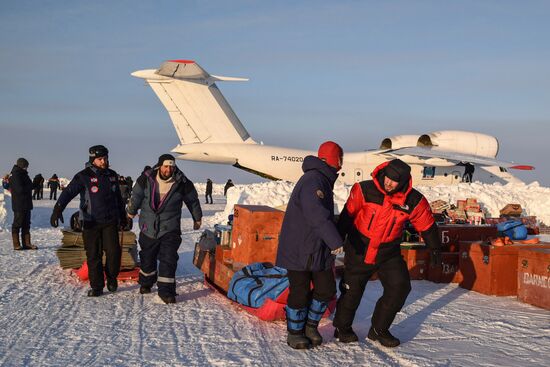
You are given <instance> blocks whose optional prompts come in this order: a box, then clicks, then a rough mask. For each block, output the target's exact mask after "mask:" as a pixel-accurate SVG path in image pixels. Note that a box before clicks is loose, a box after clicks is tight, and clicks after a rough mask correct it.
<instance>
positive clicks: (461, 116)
mask: <svg viewBox="0 0 550 367" xmlns="http://www.w3.org/2000/svg"><path fill="white" fill-rule="evenodd" d="M549 19H550V2H548V1H327V2H324V1H304V2H300V1H113V0H111V1H22V0H18V1H2V2H0V173H2V174H3V173H7V172H9V171H10V170H11V167H12V166H13V164H14V162H15V160H16V159H17V158H18V157H20V156H23V157H26V158H27V159H28V160H29V161H30V164H31V165H30V168H29V172H30V174H31V177H32V176H34V175H35V174H36V173H39V172H40V173H42V174H43V175H44V176H46V177H50V176H51V175H52V174H53V173H54V172H55V173H57V174H58V175H59V176H63V177H69V178H70V177H72V176H73V175H74V174H75V173H76V172H77V171H78V170H80V169H82V168H83V164H84V162H85V161H86V159H87V150H88V147H90V146H91V145H95V144H104V145H106V146H107V147H108V148H109V149H110V151H111V154H110V160H111V165H112V167H113V169H115V170H116V171H118V172H119V173H120V174H124V175H126V176H128V175H130V176H132V177H133V178H134V179H135V178H136V176H137V175H138V174H139V173H140V172H141V170H142V168H143V166H144V165H146V164H152V163H154V162H156V159H157V157H158V156H159V155H160V154H162V153H166V152H169V151H170V150H171V149H172V148H173V147H174V146H176V145H177V143H178V140H177V138H176V134H175V131H174V128H173V126H172V123H171V121H170V119H169V118H168V115H167V113H166V111H165V109H164V108H163V106H162V105H161V103H160V102H159V101H158V99H157V97H156V96H155V94H154V93H153V91H152V90H150V88H149V87H147V86H145V85H144V83H143V81H142V80H139V79H136V78H133V77H131V76H130V73H131V72H133V71H135V70H140V69H153V68H157V67H158V66H160V64H161V63H162V62H163V61H165V60H169V59H192V60H195V61H197V62H198V63H199V64H200V65H201V66H202V67H204V68H205V69H206V70H207V71H208V72H210V73H212V74H216V75H227V76H240V77H248V78H250V81H249V82H246V83H219V84H218V86H219V87H220V89H221V91H222V92H223V93H224V95H225V97H226V99H227V100H228V101H229V103H230V104H231V105H232V107H233V109H234V110H235V112H236V113H237V115H238V116H239V118H240V120H241V121H242V122H243V124H244V126H245V127H246V128H247V130H248V132H249V133H250V134H251V135H252V137H253V138H254V139H255V140H256V141H263V142H264V143H265V144H270V145H280V146H287V147H293V148H304V149H312V150H313V149H316V148H317V146H318V145H319V144H320V143H321V142H323V141H324V140H328V139H330V140H334V141H336V142H338V143H340V144H341V145H342V146H343V148H344V150H345V151H348V152H351V151H361V150H365V149H373V148H377V147H378V146H379V144H380V141H381V140H382V139H383V138H384V137H388V136H391V135H399V134H424V133H428V132H430V131H435V130H457V129H458V130H472V131H478V132H481V133H485V134H490V135H494V136H496V137H497V139H498V140H499V142H500V152H499V155H498V158H499V159H501V160H508V161H514V162H517V163H521V164H532V165H534V166H535V167H536V170H535V171H532V172H518V171H513V173H514V174H516V175H517V176H518V177H520V178H521V179H523V180H525V181H526V182H532V181H535V180H537V181H539V182H540V183H541V184H542V185H544V186H550V170H549V168H550V164H549V163H548V160H549V158H550V157H549V153H550V149H549V148H548V146H549V145H550V41H549V39H550V22H549ZM178 166H179V167H180V168H182V169H183V170H184V172H186V174H187V175H188V176H189V177H190V178H191V179H192V180H193V181H196V182H204V181H205V180H206V178H207V177H211V178H212V179H213V180H214V181H215V182H218V183H223V182H225V180H227V178H233V180H234V181H235V182H237V183H249V182H258V181H261V179H260V178H259V177H257V176H253V175H251V174H248V173H245V172H242V171H239V170H237V169H235V168H233V167H230V166H222V165H211V164H205V163H191V162H185V161H178Z"/></svg>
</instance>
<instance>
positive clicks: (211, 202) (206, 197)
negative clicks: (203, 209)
mask: <svg viewBox="0 0 550 367" xmlns="http://www.w3.org/2000/svg"><path fill="white" fill-rule="evenodd" d="M204 197H205V199H206V204H208V198H210V204H214V202H213V201H212V194H205V195H204Z"/></svg>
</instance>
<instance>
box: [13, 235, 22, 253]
mask: <svg viewBox="0 0 550 367" xmlns="http://www.w3.org/2000/svg"><path fill="white" fill-rule="evenodd" d="M11 239H12V241H13V249H14V250H16V251H20V250H24V248H23V247H21V241H19V233H12V234H11Z"/></svg>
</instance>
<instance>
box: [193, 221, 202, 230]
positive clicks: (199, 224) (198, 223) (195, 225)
mask: <svg viewBox="0 0 550 367" xmlns="http://www.w3.org/2000/svg"><path fill="white" fill-rule="evenodd" d="M201 224H202V223H201V221H200V220H198V221H196V222H193V229H194V230H195V231H196V230H197V229H199V228H200V227H201Z"/></svg>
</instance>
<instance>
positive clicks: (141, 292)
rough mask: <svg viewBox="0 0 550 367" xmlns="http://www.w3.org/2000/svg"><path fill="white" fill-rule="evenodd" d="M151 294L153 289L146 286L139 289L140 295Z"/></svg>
mask: <svg viewBox="0 0 550 367" xmlns="http://www.w3.org/2000/svg"><path fill="white" fill-rule="evenodd" d="M149 293H151V287H146V286H144V285H142V286H141V287H139V294H149Z"/></svg>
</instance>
